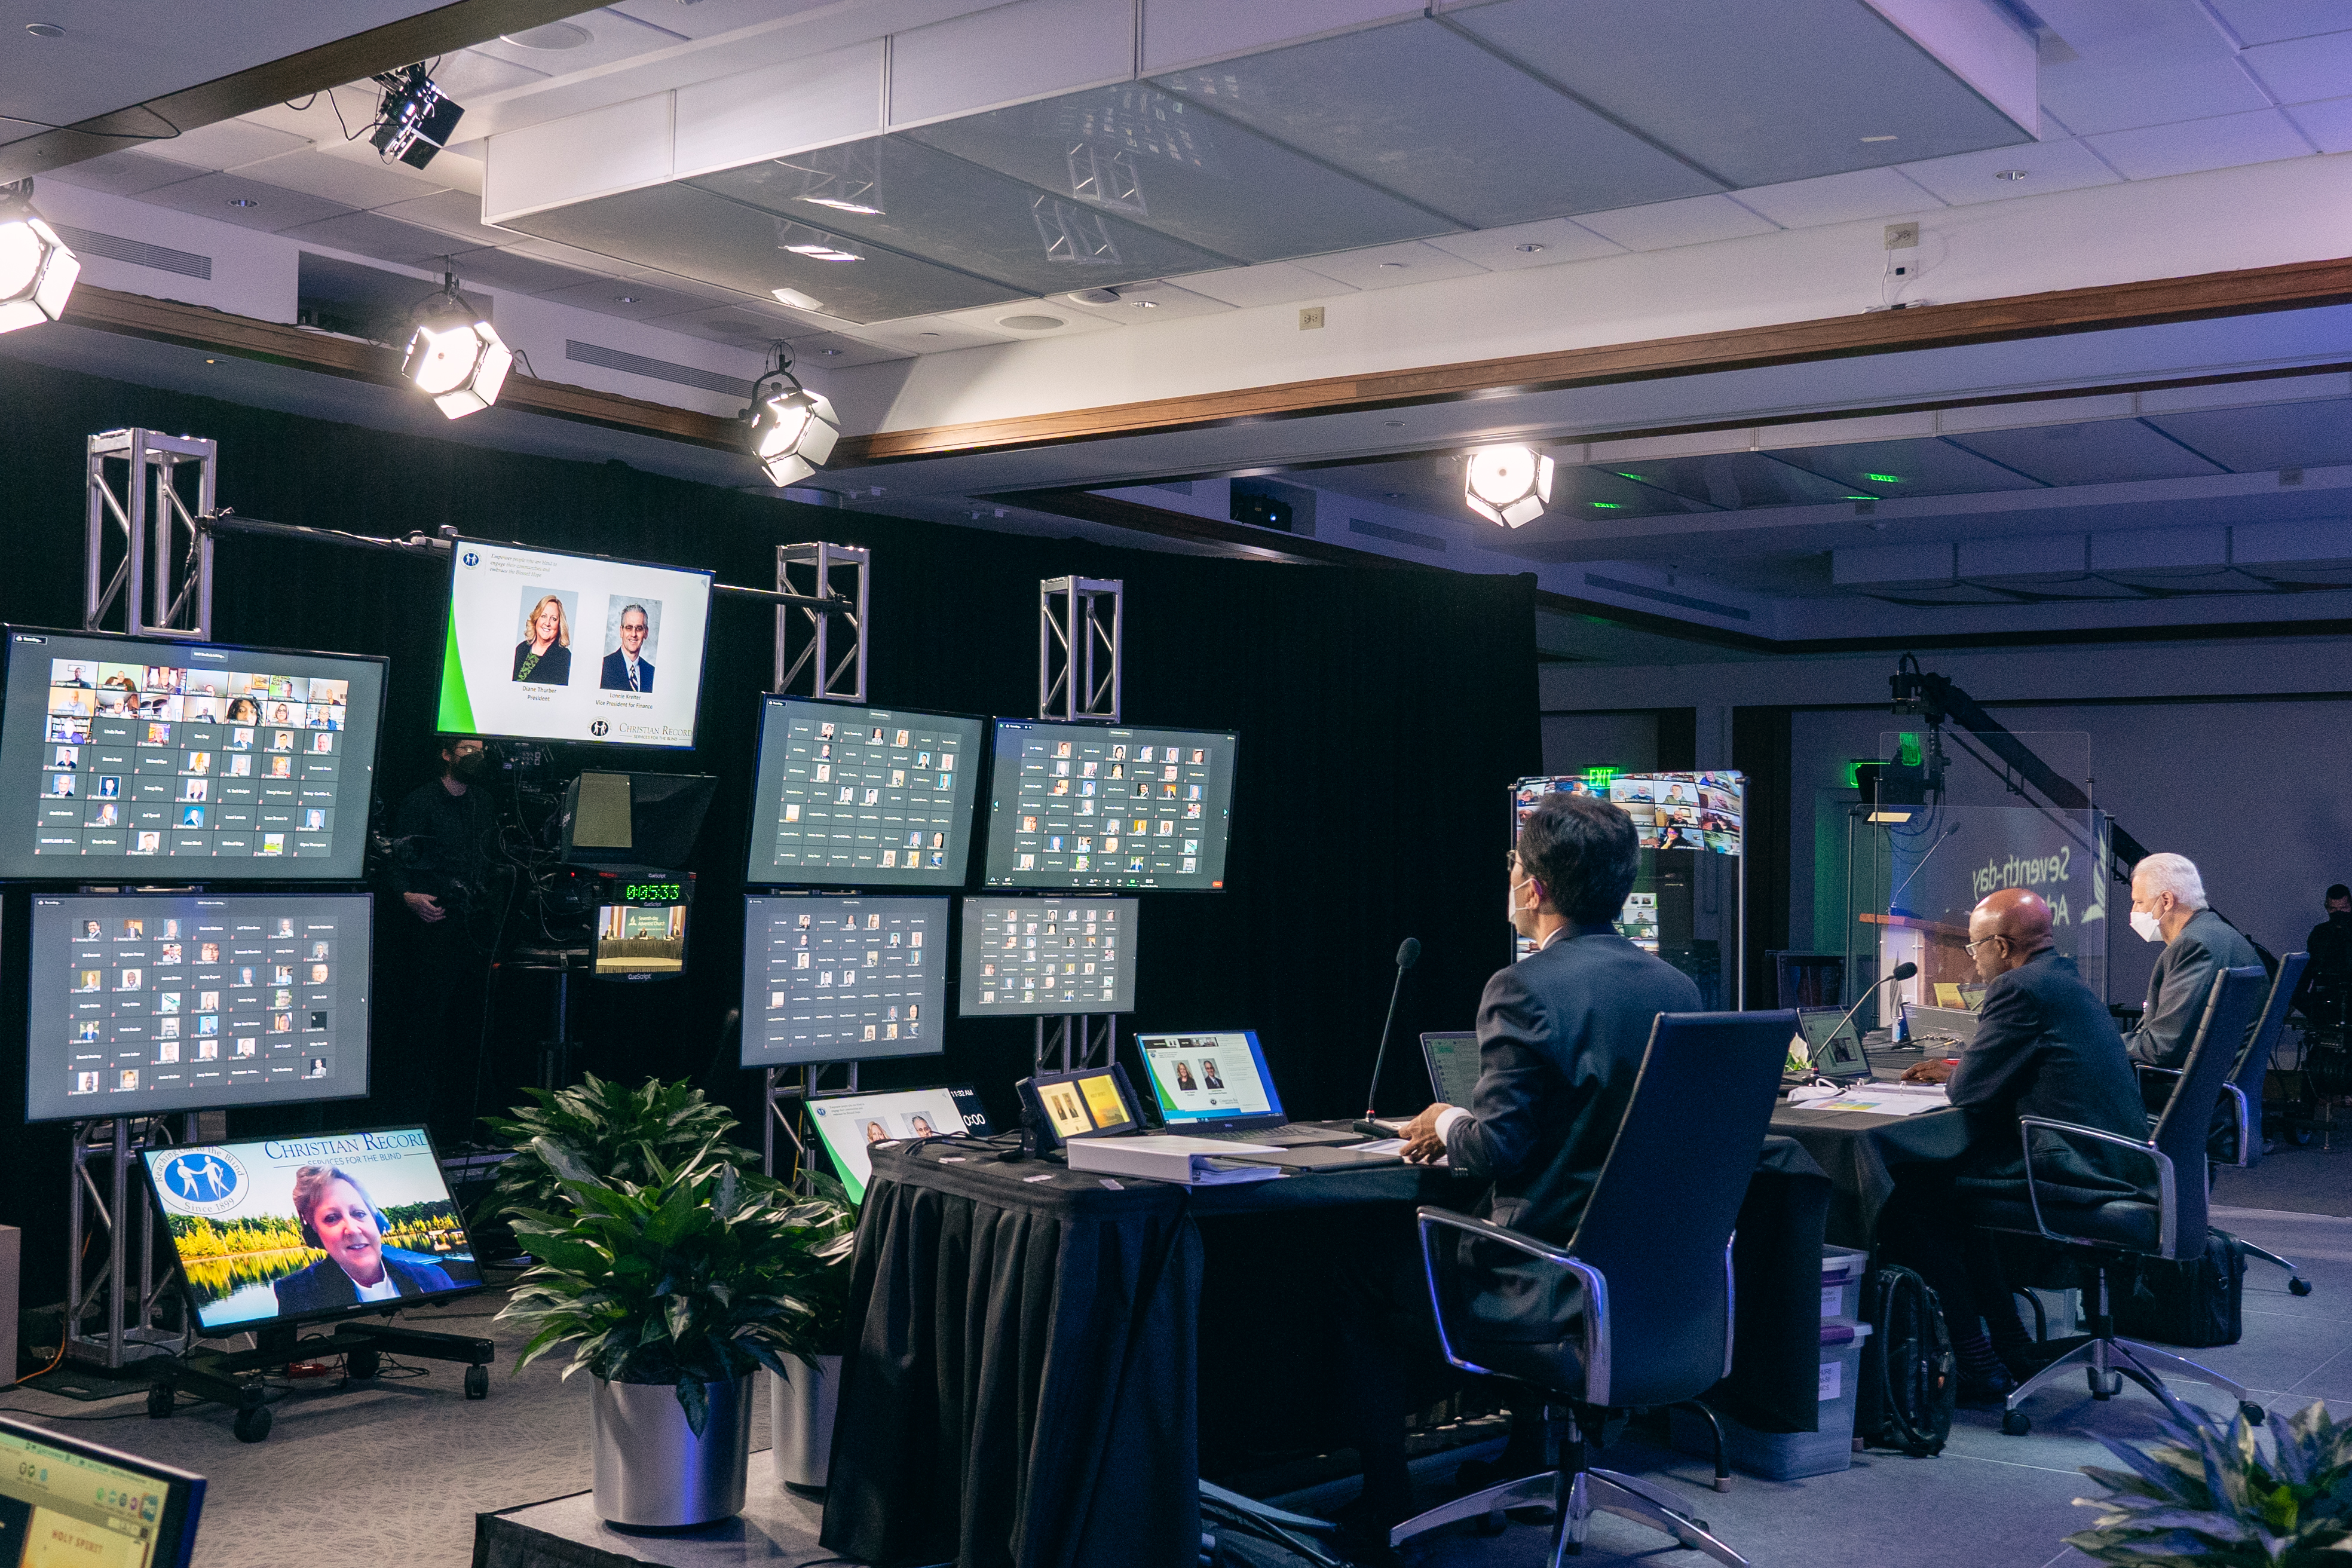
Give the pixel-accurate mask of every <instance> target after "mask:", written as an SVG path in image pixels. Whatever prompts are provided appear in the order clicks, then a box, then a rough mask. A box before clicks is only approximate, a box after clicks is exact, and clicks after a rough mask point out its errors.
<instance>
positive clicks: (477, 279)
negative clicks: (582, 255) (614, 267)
mask: <svg viewBox="0 0 2352 1568" xmlns="http://www.w3.org/2000/svg"><path fill="white" fill-rule="evenodd" d="M444 243H445V244H446V241H444ZM450 265H451V266H453V267H455V268H457V281H458V283H459V285H460V286H461V287H465V288H472V289H506V290H508V291H509V292H511V293H516V294H548V293H552V292H553V291H554V290H556V289H569V288H572V287H574V286H576V285H578V284H581V283H585V282H589V281H592V279H587V278H584V277H583V276H582V275H581V274H579V273H577V272H574V271H573V270H572V268H569V267H551V266H549V265H548V264H547V263H546V262H544V261H534V260H533V259H531V258H530V257H528V256H517V255H515V254H514V253H513V252H512V251H510V250H499V249H497V248H495V247H488V246H485V247H483V248H481V249H479V250H461V251H459V252H457V255H455V256H454V257H452V258H450ZM596 281H601V279H598V280H596Z"/></svg>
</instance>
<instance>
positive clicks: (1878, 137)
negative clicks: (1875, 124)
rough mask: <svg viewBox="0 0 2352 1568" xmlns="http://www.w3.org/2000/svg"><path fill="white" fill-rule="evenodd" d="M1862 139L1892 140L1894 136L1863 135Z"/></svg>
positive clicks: (1867, 140)
mask: <svg viewBox="0 0 2352 1568" xmlns="http://www.w3.org/2000/svg"><path fill="white" fill-rule="evenodd" d="M1863 140H1864V141H1865V142H1892V141H1894V140H1895V138H1894V137H1892V136H1865V137H1864V138H1863Z"/></svg>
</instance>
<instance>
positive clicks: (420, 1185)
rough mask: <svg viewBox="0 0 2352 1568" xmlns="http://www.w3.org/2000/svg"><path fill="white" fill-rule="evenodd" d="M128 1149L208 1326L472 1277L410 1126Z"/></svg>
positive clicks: (427, 1144)
mask: <svg viewBox="0 0 2352 1568" xmlns="http://www.w3.org/2000/svg"><path fill="white" fill-rule="evenodd" d="M142 1158H143V1159H144V1160H145V1161H146V1163H147V1174H148V1178H149V1185H150V1186H151V1187H152V1189H153V1191H154V1194H155V1201H156V1204H157V1205H159V1206H160V1207H161V1208H162V1210H163V1220H164V1225H165V1227H166V1228H167V1229H168V1230H169V1232H170V1234H171V1237H172V1248H173V1252H174V1254H175V1255H176V1256H177V1258H178V1260H179V1265H180V1277H181V1279H182V1280H183V1281H184V1289H185V1291H186V1294H187V1297H188V1300H189V1304H190V1305H191V1306H192V1307H194V1310H195V1314H196V1322H197V1323H198V1325H199V1326H200V1327H201V1328H202V1330H203V1331H204V1332H205V1333H206V1334H208V1335H217V1334H223V1333H230V1332H236V1331H241V1330H246V1329H252V1328H257V1327H259V1326H261V1325H263V1324H266V1323H272V1322H287V1321H317V1320H320V1319H325V1318H334V1317H341V1316H345V1315H348V1314H351V1313H353V1312H362V1311H367V1310H378V1308H379V1303H404V1302H411V1301H422V1300H433V1299H435V1298H439V1297H447V1296H451V1295H456V1294H463V1293H465V1292H467V1291H472V1290H478V1289H481V1285H482V1275H481V1270H480V1268H478V1266H477V1265H476V1263H475V1261H474V1249H473V1245H472V1243H471V1242H470V1241H468V1240H467V1236H466V1227H465V1222H464V1219H463V1217H462V1216H461V1215H459V1214H458V1212H457V1204H456V1203H455V1202H453V1201H452V1200H451V1198H450V1196H449V1187H448V1184H447V1183H446V1181H445V1180H444V1179H443V1178H442V1174H441V1164H440V1162H439V1160H438V1159H436V1157H435V1154H434V1151H433V1140H432V1139H431V1137H430V1136H428V1135H427V1134H426V1132H425V1129H423V1128H421V1127H394V1128H386V1129H381V1130H376V1131H358V1132H331V1133H320V1134H316V1135H312V1136H306V1137H299V1138H283V1139H257V1140H252V1141H247V1142H228V1143H195V1144H183V1145H180V1146H177V1147H166V1148H160V1149H149V1150H147V1151H145V1152H144V1153H143V1154H142Z"/></svg>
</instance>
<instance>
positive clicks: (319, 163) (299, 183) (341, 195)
mask: <svg viewBox="0 0 2352 1568" xmlns="http://www.w3.org/2000/svg"><path fill="white" fill-rule="evenodd" d="M239 173H241V174H247V175H250V176H251V177H252V178H254V179H257V180H267V181H268V182H269V183H270V184H273V185H283V186H285V187H286V188H287V189H288V190H289V191H300V192H302V193H303V194H304V195H313V196H324V197H326V198H327V199H328V200H329V201H331V202H336V203H339V204H341V205H343V206H347V207H358V208H361V209H362V210H364V209H366V208H369V207H382V206H384V205H388V204H390V203H393V202H405V201H411V200H414V199H415V198H416V197H418V196H430V195H433V194H434V193H435V192H436V191H439V190H442V189H444V188H445V187H444V186H442V185H441V184H440V183H439V182H438V181H436V180H432V179H428V178H426V177H425V176H424V175H422V174H417V173H415V171H414V170H411V169H409V168H407V167H406V166H405V165H401V166H399V167H397V168H396V169H395V167H394V165H391V164H387V163H382V162H379V161H378V160H376V159H374V158H365V159H362V158H338V157H334V156H332V155H331V154H329V153H318V152H313V151H311V150H310V149H309V148H304V149H302V150H301V151H299V152H295V153H279V154H278V156H277V157H275V158H266V159H263V160H262V161H261V162H259V163H248V164H247V165H246V166H245V167H244V168H243V169H241V170H240V171H239ZM469 199H470V198H469Z"/></svg>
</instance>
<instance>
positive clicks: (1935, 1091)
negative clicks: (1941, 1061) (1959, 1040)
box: [1804, 1083, 1952, 1116]
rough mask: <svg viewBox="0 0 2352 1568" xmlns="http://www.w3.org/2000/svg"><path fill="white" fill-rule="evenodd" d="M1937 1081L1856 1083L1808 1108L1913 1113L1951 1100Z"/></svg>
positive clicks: (1940, 1106)
mask: <svg viewBox="0 0 2352 1568" xmlns="http://www.w3.org/2000/svg"><path fill="white" fill-rule="evenodd" d="M1951 1103H1952V1101H1951V1098H1950V1096H1948V1095H1947V1094H1946V1093H1945V1092H1944V1086H1943V1085H1942V1084H1940V1083H1857V1084H1854V1085H1852V1086H1851V1087H1849V1088H1847V1089H1845V1090H1843V1092H1842V1093H1840V1094H1838V1095H1837V1096H1835V1097H1834V1098H1832V1099H1830V1100H1813V1101H1811V1102H1810V1103H1809V1104H1807V1105H1806V1106H1805V1107H1804V1109H1805V1110H1853V1111H1859V1112H1861V1113H1862V1114H1864V1115H1865V1116H1916V1115H1918V1114H1919V1112H1921V1111H1923V1110H1943V1109H1944V1108H1945V1107H1946V1106H1948V1105H1949V1104H1951Z"/></svg>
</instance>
